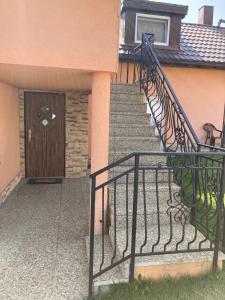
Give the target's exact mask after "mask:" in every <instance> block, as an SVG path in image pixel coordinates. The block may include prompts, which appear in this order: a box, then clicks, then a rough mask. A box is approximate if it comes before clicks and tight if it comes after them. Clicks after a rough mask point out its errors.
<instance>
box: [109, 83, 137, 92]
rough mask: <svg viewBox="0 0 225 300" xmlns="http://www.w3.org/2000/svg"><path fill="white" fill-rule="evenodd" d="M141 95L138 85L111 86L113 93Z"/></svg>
mask: <svg viewBox="0 0 225 300" xmlns="http://www.w3.org/2000/svg"><path fill="white" fill-rule="evenodd" d="M121 92H124V93H137V94H138V93H140V86H139V85H138V84H111V93H121Z"/></svg>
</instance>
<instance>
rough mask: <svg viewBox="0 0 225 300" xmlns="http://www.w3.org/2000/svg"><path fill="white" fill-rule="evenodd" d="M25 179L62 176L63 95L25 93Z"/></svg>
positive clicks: (63, 140) (63, 162)
mask: <svg viewBox="0 0 225 300" xmlns="http://www.w3.org/2000/svg"><path fill="white" fill-rule="evenodd" d="M25 156H26V159H25V160H26V177H63V176H64V174H65V95H64V94H53V93H33V92H25Z"/></svg>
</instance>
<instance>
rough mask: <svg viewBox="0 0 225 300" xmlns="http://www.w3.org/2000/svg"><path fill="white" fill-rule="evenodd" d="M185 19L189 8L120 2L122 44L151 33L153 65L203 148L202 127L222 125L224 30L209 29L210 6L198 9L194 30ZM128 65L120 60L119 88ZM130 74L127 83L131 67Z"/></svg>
mask: <svg viewBox="0 0 225 300" xmlns="http://www.w3.org/2000/svg"><path fill="white" fill-rule="evenodd" d="M187 13H188V6H184V5H174V4H168V3H155V2H151V1H135V0H125V1H123V6H122V11H121V20H122V21H121V43H122V44H124V45H125V46H128V47H134V46H135V45H136V46H137V45H138V43H140V42H141V33H142V32H149V31H150V30H152V31H154V33H155V39H156V40H155V48H156V53H157V56H158V59H159V61H160V63H161V65H162V67H163V70H164V72H165V73H166V75H167V77H168V79H169V82H170V83H171V86H172V87H173V89H174V91H175V93H176V95H177V96H178V98H179V100H180V102H181V104H182V106H183V108H184V110H185V112H186V114H187V116H188V118H189V120H190V122H191V124H192V126H193V128H194V130H195V132H196V133H197V135H198V137H199V138H200V140H201V141H202V142H203V141H205V132H204V130H203V128H202V126H203V124H205V123H212V124H214V125H215V126H216V127H217V128H218V129H221V128H222V124H223V111H224V103H225V93H224V88H223V86H224V83H225V72H224V70H225V56H224V47H225V46H224V34H225V30H224V28H223V27H218V26H213V7H212V6H203V7H201V8H200V9H199V18H198V23H196V24H187V23H184V22H183V18H184V17H185V16H186V15H187ZM218 21H219V20H218ZM124 60H125V61H124ZM127 60H129V58H127V59H126V58H124V56H123V58H122V55H121V59H120V62H121V65H120V68H119V71H118V78H119V80H122V81H123V82H126V80H127V65H126V62H127ZM130 69H131V70H130V72H129V76H130V78H129V80H130V81H131V80H132V78H131V77H132V74H133V73H132V71H133V67H132V66H130ZM212 95H213V96H212ZM212 107H213V113H212Z"/></svg>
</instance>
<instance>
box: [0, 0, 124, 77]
mask: <svg viewBox="0 0 225 300" xmlns="http://www.w3.org/2000/svg"><path fill="white" fill-rule="evenodd" d="M119 14H120V1H119V0H94V1H93V0H81V1H80V0H47V1H46V0H38V1H33V0H22V1H21V0H7V1H3V0H0V36H1V43H0V63H3V64H17V65H31V66H42V67H60V68H70V69H77V70H92V71H106V72H114V71H116V69H117V65H118V41H119V19H120V18H119Z"/></svg>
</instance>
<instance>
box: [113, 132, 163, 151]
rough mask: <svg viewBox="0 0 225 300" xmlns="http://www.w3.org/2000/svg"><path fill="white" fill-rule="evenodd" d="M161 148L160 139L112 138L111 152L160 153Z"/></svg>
mask: <svg viewBox="0 0 225 300" xmlns="http://www.w3.org/2000/svg"><path fill="white" fill-rule="evenodd" d="M159 148H160V142H159V139H158V138H156V137H151V138H148V137H140V136H139V137H127V136H124V137H111V138H110V151H111V150H114V151H123V150H128V149H129V151H131V152H132V151H158V150H159Z"/></svg>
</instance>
